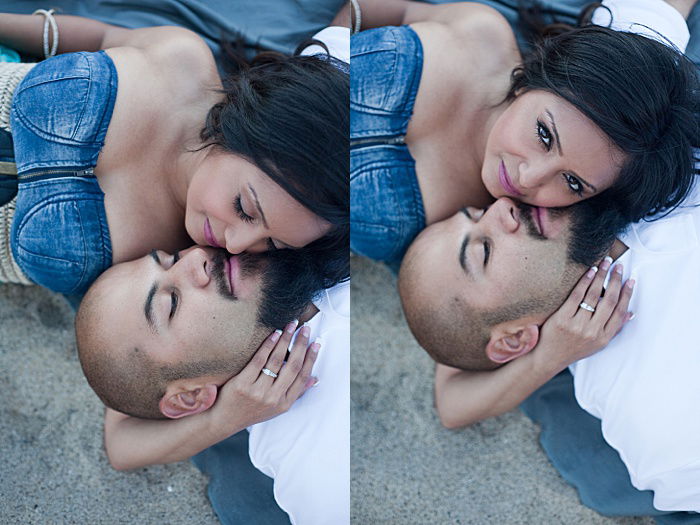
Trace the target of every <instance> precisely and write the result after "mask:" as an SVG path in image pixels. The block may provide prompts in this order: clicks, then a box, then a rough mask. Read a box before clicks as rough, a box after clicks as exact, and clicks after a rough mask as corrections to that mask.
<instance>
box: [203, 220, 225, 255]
mask: <svg viewBox="0 0 700 525" xmlns="http://www.w3.org/2000/svg"><path fill="white" fill-rule="evenodd" d="M204 238H205V239H206V241H207V243H209V246H213V247H214V248H221V245H220V244H219V243H218V242H216V238H215V237H214V232H212V231H211V224H209V219H208V218H207V219H204Z"/></svg>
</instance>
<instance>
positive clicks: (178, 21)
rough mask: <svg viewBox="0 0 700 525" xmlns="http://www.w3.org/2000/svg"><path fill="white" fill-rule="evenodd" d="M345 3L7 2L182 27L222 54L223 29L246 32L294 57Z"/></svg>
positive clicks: (253, 41) (13, 9)
mask: <svg viewBox="0 0 700 525" xmlns="http://www.w3.org/2000/svg"><path fill="white" fill-rule="evenodd" d="M343 3H344V0H141V1H118V0H51V1H50V2H47V1H46V0H43V1H42V0H3V2H2V7H1V8H0V10H2V11H3V12H6V13H18V14H31V13H32V12H33V11H34V10H35V9H47V8H48V7H49V6H50V7H52V8H54V9H56V10H57V11H59V10H60V12H59V14H65V15H78V16H86V17H89V18H94V19H96V20H100V21H102V22H106V23H110V24H114V25H118V26H122V27H128V28H131V29H134V28H138V27H148V26H156V25H178V26H182V27H186V28H188V29H191V30H192V31H195V32H196V33H198V34H199V35H200V36H202V37H203V38H204V40H205V41H206V42H207V44H209V47H211V48H212V50H213V51H214V54H215V55H218V53H219V43H218V42H219V37H220V36H221V34H222V31H225V32H226V33H228V34H240V35H241V36H242V37H243V39H244V41H245V43H246V45H249V46H255V45H259V46H261V47H263V48H265V49H271V50H274V51H281V52H284V53H291V52H293V51H294V49H295V48H296V47H297V45H298V44H299V43H300V42H302V41H303V40H305V39H307V38H309V37H310V36H312V35H313V34H314V33H316V32H317V31H320V30H321V29H323V28H324V27H326V26H327V25H328V24H329V23H330V21H331V20H332V19H333V17H334V16H335V15H336V13H337V12H338V11H339V10H340V8H341V7H342V5H343Z"/></svg>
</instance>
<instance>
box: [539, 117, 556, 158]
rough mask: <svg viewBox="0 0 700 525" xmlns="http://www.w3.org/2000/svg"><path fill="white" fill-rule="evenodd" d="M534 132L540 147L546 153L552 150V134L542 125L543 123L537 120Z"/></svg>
mask: <svg viewBox="0 0 700 525" xmlns="http://www.w3.org/2000/svg"><path fill="white" fill-rule="evenodd" d="M535 132H536V133H537V140H539V141H540V143H541V144H542V146H543V147H544V149H545V150H546V151H549V150H551V149H552V133H551V132H550V131H549V128H548V127H547V126H545V125H544V123H543V122H542V121H541V120H539V119H538V120H537V126H536V128H535Z"/></svg>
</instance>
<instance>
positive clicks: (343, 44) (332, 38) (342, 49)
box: [301, 26, 350, 64]
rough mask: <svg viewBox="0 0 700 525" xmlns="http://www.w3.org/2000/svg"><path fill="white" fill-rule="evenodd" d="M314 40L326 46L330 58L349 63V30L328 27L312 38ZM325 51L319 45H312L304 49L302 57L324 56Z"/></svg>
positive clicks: (347, 28) (346, 28)
mask: <svg viewBox="0 0 700 525" xmlns="http://www.w3.org/2000/svg"><path fill="white" fill-rule="evenodd" d="M313 39H314V40H319V41H321V42H323V43H324V44H326V47H327V48H328V52H329V53H330V55H331V56H333V57H335V58H337V59H338V60H342V61H343V62H345V63H346V64H349V63H350V28H349V27H339V26H330V27H327V28H325V29H322V30H321V31H319V32H318V33H316V34H315V35H314V36H313ZM325 52H326V50H325V49H323V48H322V47H321V46H319V45H312V46H309V47H307V48H306V49H304V50H303V51H302V52H301V54H302V55H318V54H322V53H324V54H325Z"/></svg>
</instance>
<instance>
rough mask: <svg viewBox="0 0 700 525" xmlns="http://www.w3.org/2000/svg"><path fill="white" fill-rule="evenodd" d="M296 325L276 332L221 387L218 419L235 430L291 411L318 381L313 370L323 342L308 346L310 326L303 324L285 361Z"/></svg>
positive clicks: (216, 414)
mask: <svg viewBox="0 0 700 525" xmlns="http://www.w3.org/2000/svg"><path fill="white" fill-rule="evenodd" d="M296 326H297V321H293V322H291V323H289V324H288V325H287V327H286V328H285V330H284V331H283V332H282V331H281V330H277V331H275V332H273V333H272V335H270V336H269V337H268V338H267V339H266V340H265V342H264V343H263V344H262V345H261V346H260V348H259V349H258V351H257V352H256V353H255V355H254V356H253V358H252V359H251V360H250V362H249V363H248V364H247V365H246V367H245V368H244V369H243V370H241V372H240V373H239V374H238V375H236V376H234V377H232V378H231V379H230V380H229V381H228V382H227V383H226V384H224V385H223V386H222V387H221V388H220V390H219V396H218V399H217V401H216V403H215V404H214V406H213V407H212V409H211V410H212V411H213V414H212V415H213V416H214V418H215V420H216V421H221V422H222V423H223V424H225V425H233V427H235V428H234V431H238V430H241V429H243V428H245V427H248V426H250V425H253V424H255V423H260V422H262V421H266V420H268V419H271V418H273V417H275V416H277V415H279V414H282V413H283V412H286V411H287V410H289V407H291V406H292V404H293V403H294V402H295V401H296V400H297V399H298V398H299V397H301V396H302V395H303V394H304V392H306V390H308V389H309V388H311V387H312V386H314V385H315V384H316V383H317V382H318V380H317V379H316V378H315V377H311V369H312V368H313V365H314V362H315V361H316V357H317V356H318V351H319V349H320V347H321V345H320V343H319V342H314V343H313V344H311V345H308V343H309V327H308V326H304V327H302V329H301V333H300V334H299V335H298V336H297V338H296V341H294V346H293V347H292V349H291V351H290V356H289V359H288V360H287V361H286V363H285V362H284V359H285V356H286V354H287V348H288V347H289V343H290V342H291V340H292V336H293V334H294V330H295V328H296ZM307 345H308V348H307ZM264 370H266V371H267V372H263V371H264ZM275 375H277V377H274V376H275ZM233 427H232V428H233Z"/></svg>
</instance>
